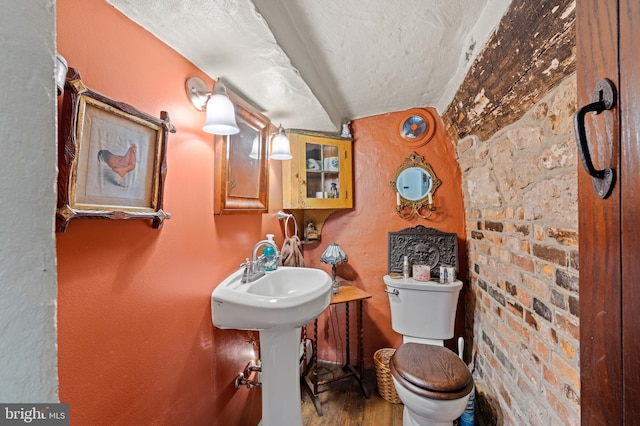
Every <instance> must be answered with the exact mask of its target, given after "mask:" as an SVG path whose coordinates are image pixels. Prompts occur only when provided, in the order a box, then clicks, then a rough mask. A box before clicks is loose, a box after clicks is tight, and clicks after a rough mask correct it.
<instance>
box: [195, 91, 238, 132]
mask: <svg viewBox="0 0 640 426" xmlns="http://www.w3.org/2000/svg"><path fill="white" fill-rule="evenodd" d="M202 130H204V131H205V132H207V133H213V134H215V135H235V134H236V133H238V132H240V128H239V127H238V123H236V113H235V110H234V108H233V103H232V102H231V99H229V97H228V96H227V95H224V94H218V93H215V92H214V94H213V95H212V96H211V97H210V98H209V100H208V101H207V120H206V121H205V123H204V126H202Z"/></svg>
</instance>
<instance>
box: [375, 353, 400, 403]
mask: <svg viewBox="0 0 640 426" xmlns="http://www.w3.org/2000/svg"><path fill="white" fill-rule="evenodd" d="M395 351H396V350H395V349H391V348H384V349H378V350H377V351H376V352H375V353H374V354H373V361H374V363H375V365H376V378H377V380H378V392H379V393H380V396H381V397H383V398H384V399H385V400H387V401H389V402H391V403H393V404H399V403H401V402H402V401H401V400H400V398H398V394H397V393H396V387H395V385H394V384H393V379H392V378H391V370H389V359H391V357H392V356H393V354H394V352H395Z"/></svg>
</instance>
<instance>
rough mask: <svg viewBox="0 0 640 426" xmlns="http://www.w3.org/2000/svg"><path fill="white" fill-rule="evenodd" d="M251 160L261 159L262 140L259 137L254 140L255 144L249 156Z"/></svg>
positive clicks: (252, 145) (253, 143)
mask: <svg viewBox="0 0 640 426" xmlns="http://www.w3.org/2000/svg"><path fill="white" fill-rule="evenodd" d="M249 158H252V159H254V160H257V159H258V158H260V139H259V138H258V136H256V137H255V138H253V142H252V143H251V153H250V154H249Z"/></svg>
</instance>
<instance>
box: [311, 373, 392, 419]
mask: <svg viewBox="0 0 640 426" xmlns="http://www.w3.org/2000/svg"><path fill="white" fill-rule="evenodd" d="M339 370H340V365H337V364H325V363H322V364H320V372H321V374H329V375H330V374H332V372H336V374H339ZM364 381H365V386H366V387H367V389H368V390H369V394H370V395H371V396H370V398H369V399H366V398H365V396H364V395H363V394H362V390H361V389H360V385H359V384H358V382H357V381H356V379H355V378H346V379H344V380H339V381H336V382H333V383H330V384H327V385H324V386H322V387H321V388H320V390H321V391H323V390H324V392H322V393H320V395H319V399H320V403H321V405H322V413H323V415H322V416H318V413H317V412H316V408H315V405H314V403H313V400H312V398H311V397H310V396H309V394H308V393H307V391H306V390H305V389H303V390H302V422H303V424H304V426H320V425H331V426H334V425H340V426H370V425H371V426H378V425H380V426H402V410H403V409H404V405H402V404H392V403H390V402H387V401H386V400H385V399H383V398H382V397H381V396H380V394H379V393H378V388H377V385H376V373H375V370H374V369H368V370H366V371H365V375H364Z"/></svg>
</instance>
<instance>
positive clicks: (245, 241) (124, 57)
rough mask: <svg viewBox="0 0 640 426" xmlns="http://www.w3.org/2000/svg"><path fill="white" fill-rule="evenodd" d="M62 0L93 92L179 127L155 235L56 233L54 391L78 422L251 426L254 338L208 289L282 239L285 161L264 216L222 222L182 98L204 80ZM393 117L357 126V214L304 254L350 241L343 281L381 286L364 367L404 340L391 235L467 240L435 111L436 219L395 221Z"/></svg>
mask: <svg viewBox="0 0 640 426" xmlns="http://www.w3.org/2000/svg"><path fill="white" fill-rule="evenodd" d="M56 9H57V31H58V39H57V43H58V51H59V52H60V53H61V54H62V55H63V56H64V57H65V58H66V59H67V61H68V62H69V65H70V66H72V67H74V68H77V69H78V70H79V71H80V73H81V75H82V77H83V80H84V82H85V83H86V84H87V85H88V86H89V87H91V88H92V89H94V90H97V91H99V92H101V93H104V94H105V95H107V96H110V97H112V98H114V99H117V100H120V101H123V102H126V103H129V104H131V105H133V106H134V107H136V108H138V109H140V110H142V111H144V112H147V113H149V114H153V115H158V114H159V112H160V111H161V110H165V111H168V112H169V113H170V116H171V120H172V122H173V124H174V125H175V126H176V127H177V129H178V132H177V133H176V134H172V135H170V137H169V143H168V150H167V163H168V173H167V179H166V186H165V197H164V198H165V201H164V207H165V210H166V211H168V212H170V213H171V214H172V218H171V219H170V220H168V221H166V222H165V224H164V226H163V228H162V229H161V230H155V229H152V228H151V226H150V223H149V222H148V221H143V220H130V221H122V220H113V221H112V220H91V219H78V220H73V221H71V222H70V224H69V227H68V230H67V232H65V233H62V234H57V252H58V282H59V294H58V345H59V380H60V400H61V401H63V402H68V403H70V404H71V424H72V425H87V424H91V425H96V426H97V425H132V424H189V425H252V424H257V422H258V420H259V419H260V410H261V402H260V400H261V395H260V390H259V389H253V390H247V389H240V390H239V391H236V390H235V389H234V387H233V380H234V378H235V376H236V375H237V373H238V372H239V371H241V370H242V369H243V368H244V366H245V364H246V362H247V361H248V360H249V359H250V358H252V357H253V347H252V345H251V344H250V343H247V341H248V340H249V339H250V338H251V337H252V336H251V335H250V334H248V333H247V332H242V331H233V330H218V329H215V328H214V327H213V326H212V325H211V308H210V294H211V291H212V290H213V288H214V287H215V285H216V283H218V282H219V281H220V280H221V279H222V278H223V277H225V276H226V275H228V274H229V273H230V272H231V271H233V270H235V269H236V268H237V266H238V264H239V263H240V262H241V261H242V260H244V258H245V257H246V256H247V255H249V254H250V253H251V249H252V247H253V244H254V243H255V242H256V241H258V240H259V239H261V238H263V237H264V235H265V234H266V233H267V232H273V233H275V234H276V242H277V243H278V245H281V243H282V235H283V234H282V224H281V223H279V222H278V221H277V219H276V217H275V213H276V212H277V211H278V210H279V209H280V208H281V206H282V195H281V194H282V191H281V181H280V175H281V168H280V164H279V163H278V162H277V161H272V162H271V173H270V193H271V196H270V212H269V213H268V214H265V215H237V216H214V215H213V194H212V191H213V137H212V136H211V135H208V134H206V133H203V132H202V131H201V129H200V126H201V125H202V122H203V120H204V114H203V113H201V112H198V111H196V110H195V109H194V108H193V106H192V105H191V104H190V103H189V101H188V99H187V97H186V95H185V91H184V83H185V80H186V79H187V78H189V77H191V76H194V75H197V76H200V77H202V78H205V76H204V75H203V73H202V72H201V71H199V70H198V69H197V68H196V67H195V66H194V65H193V64H191V63H190V62H188V61H187V60H185V59H184V58H183V57H181V56H180V55H178V54H177V53H176V52H174V51H173V50H171V49H170V48H169V47H167V46H166V45H164V44H163V43H161V42H160V41H158V40H157V39H155V38H154V37H153V36H151V35H150V34H149V33H148V32H146V31H145V30H144V29H142V28H140V27H138V26H137V25H136V24H134V23H132V22H131V21H129V20H128V18H126V17H124V16H123V15H122V14H120V12H118V11H117V10H116V9H114V8H113V7H111V6H110V5H108V4H107V3H106V2H104V1H99V0H94V1H86V0H58V1H57V2H56ZM221 42H224V40H221ZM205 80H206V81H208V82H209V83H211V80H210V79H207V78H205ZM398 115H399V113H397V114H386V115H381V116H376V117H369V118H365V119H360V120H355V121H354V122H353V123H352V131H353V134H354V138H355V141H354V177H355V182H354V184H355V191H354V192H355V208H354V209H352V210H348V211H344V212H341V213H337V214H335V215H334V216H332V217H331V218H330V219H329V221H328V222H327V223H326V224H325V227H324V228H323V240H322V242H321V243H320V244H318V245H316V246H306V247H305V259H306V260H307V264H308V266H316V267H319V268H322V269H325V270H326V271H330V268H329V267H328V266H327V265H324V264H322V263H320V261H319V258H320V254H321V253H322V251H323V250H324V249H325V248H326V245H327V244H328V243H329V242H332V241H336V242H338V243H340V245H341V246H342V247H343V248H344V249H345V251H346V252H347V254H348V255H349V263H348V264H346V265H340V266H339V267H338V273H339V275H341V276H343V277H344V278H346V279H349V280H350V281H352V283H353V284H354V285H357V286H359V287H361V288H363V289H365V290H366V291H368V292H369V293H371V294H372V295H373V297H372V299H370V300H369V301H367V302H365V333H366V335H365V356H366V358H365V359H366V363H367V365H368V366H372V365H373V362H372V355H373V352H375V350H376V349H378V348H380V347H388V346H398V345H399V344H400V336H399V335H397V334H396V333H395V332H393V331H392V330H391V322H390V318H389V304H388V300H387V295H386V293H384V292H383V283H382V276H383V275H384V274H385V273H386V268H387V266H386V265H387V233H388V232H389V231H397V230H400V229H404V228H406V227H413V226H416V225H417V224H422V225H425V226H433V227H435V228H438V229H441V230H443V231H447V232H456V233H457V234H458V235H459V237H460V246H461V247H464V242H463V239H464V235H465V233H464V211H463V206H462V194H461V187H460V185H461V178H460V172H459V169H458V166H457V163H456V161H455V154H454V150H453V146H452V144H451V142H450V140H449V138H448V136H447V134H446V133H445V132H444V130H443V127H442V123H441V122H440V121H439V120H438V126H439V127H438V130H437V133H436V135H435V137H434V138H433V139H432V140H431V142H429V144H427V145H426V146H424V147H421V148H418V149H417V150H416V151H418V153H419V154H421V155H424V156H425V157H426V160H427V161H428V162H429V163H431V165H432V166H433V168H434V171H435V173H436V175H437V176H438V177H439V178H440V179H441V180H442V182H443V184H442V186H441V187H440V188H439V189H438V191H437V192H436V194H435V196H434V202H435V203H436V205H437V207H438V211H437V214H436V215H435V217H434V220H431V221H425V220H422V219H420V220H413V221H406V220H403V219H400V218H399V217H398V216H397V215H396V214H395V212H394V204H395V194H394V193H393V191H392V190H391V188H390V187H389V181H390V180H391V179H392V178H393V176H394V174H395V170H396V168H397V167H398V166H399V165H400V164H401V163H402V162H403V161H404V159H405V158H406V157H407V156H408V155H409V154H410V153H411V151H412V150H411V149H408V148H406V147H404V146H402V145H401V143H400V142H398V141H397V140H396V139H395V138H394V137H393V135H392V131H393V129H395V127H396V119H397V117H398ZM460 265H466V259H465V258H462V257H461V259H460ZM460 311H461V310H460ZM328 318H329V317H328V315H325V316H323V317H322V318H321V321H320V323H321V338H322V339H323V341H322V342H321V345H320V357H321V358H322V359H328V360H331V359H337V358H336V357H337V356H338V352H339V351H336V350H335V348H336V347H337V348H341V347H342V346H341V345H340V343H339V341H337V342H338V343H334V342H336V340H334V339H333V337H331V336H330V335H329V334H328V333H325V331H326V330H328V329H329V328H328V327H327V325H328V324H327V321H328ZM459 322H460V324H461V321H459ZM354 355H355V352H354ZM341 359H342V358H341Z"/></svg>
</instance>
